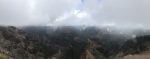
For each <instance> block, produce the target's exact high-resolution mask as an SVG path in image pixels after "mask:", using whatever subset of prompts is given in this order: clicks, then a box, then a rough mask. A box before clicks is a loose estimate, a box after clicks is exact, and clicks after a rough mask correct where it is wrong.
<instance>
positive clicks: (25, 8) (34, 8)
mask: <svg viewBox="0 0 150 59" xmlns="http://www.w3.org/2000/svg"><path fill="white" fill-rule="evenodd" d="M149 3H150V1H149V0H13V1H12V0H0V24H1V25H13V26H27V25H42V26H81V25H85V26H113V27H118V28H120V27H123V28H149V27H148V25H150V24H149V22H150V20H149V19H150V17H149V14H150V6H149Z"/></svg>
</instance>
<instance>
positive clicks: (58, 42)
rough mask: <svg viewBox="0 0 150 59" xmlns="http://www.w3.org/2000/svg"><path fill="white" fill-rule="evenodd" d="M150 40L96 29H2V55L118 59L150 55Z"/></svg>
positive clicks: (29, 58)
mask: <svg viewBox="0 0 150 59" xmlns="http://www.w3.org/2000/svg"><path fill="white" fill-rule="evenodd" d="M149 39H150V36H149V35H147V36H139V37H136V38H133V39H128V38H125V37H124V36H114V35H112V34H109V33H108V32H105V31H103V30H100V29H98V28H96V27H88V28H86V29H80V28H78V29H77V28H75V27H59V28H52V27H25V28H21V29H17V28H15V27H12V26H8V27H3V26H1V27H0V54H3V55H6V56H8V58H7V59H9V58H13V59H117V58H120V57H123V56H126V55H128V54H138V53H141V52H143V51H148V50H149V49H150V40H149ZM122 40H126V41H122ZM0 57H1V56H0Z"/></svg>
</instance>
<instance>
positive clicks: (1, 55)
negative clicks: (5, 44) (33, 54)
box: [0, 53, 10, 59]
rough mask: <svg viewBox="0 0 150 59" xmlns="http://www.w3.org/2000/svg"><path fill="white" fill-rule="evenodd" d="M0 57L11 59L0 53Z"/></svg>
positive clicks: (1, 58)
mask: <svg viewBox="0 0 150 59" xmlns="http://www.w3.org/2000/svg"><path fill="white" fill-rule="evenodd" d="M0 59H10V57H9V56H7V55H4V54H1V53H0Z"/></svg>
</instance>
